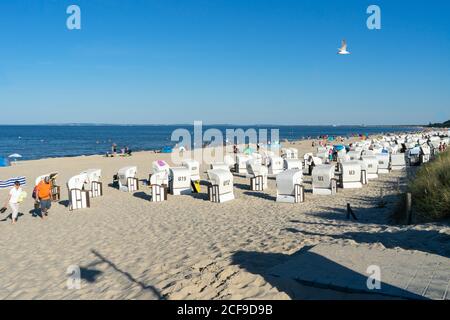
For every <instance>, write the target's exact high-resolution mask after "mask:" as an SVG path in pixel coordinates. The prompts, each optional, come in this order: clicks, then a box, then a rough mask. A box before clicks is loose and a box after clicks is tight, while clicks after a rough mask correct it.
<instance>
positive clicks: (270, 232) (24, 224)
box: [0, 141, 450, 299]
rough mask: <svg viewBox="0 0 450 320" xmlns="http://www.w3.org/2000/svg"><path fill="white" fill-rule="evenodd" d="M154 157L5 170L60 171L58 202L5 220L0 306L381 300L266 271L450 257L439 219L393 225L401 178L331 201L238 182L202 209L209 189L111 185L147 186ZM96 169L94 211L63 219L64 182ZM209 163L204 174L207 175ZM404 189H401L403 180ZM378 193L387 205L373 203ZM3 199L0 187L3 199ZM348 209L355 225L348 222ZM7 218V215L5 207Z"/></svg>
mask: <svg viewBox="0 0 450 320" xmlns="http://www.w3.org/2000/svg"><path fill="white" fill-rule="evenodd" d="M291 147H295V148H297V149H298V150H299V155H300V156H303V154H304V153H306V152H311V151H313V148H312V147H311V142H310V141H302V142H295V143H294V144H291ZM156 159H163V160H166V161H167V162H169V164H171V162H170V155H167V154H155V153H153V152H139V153H135V154H134V155H133V156H132V157H128V158H121V157H115V158H106V157H102V156H89V157H74V158H55V159H44V160H35V161H26V162H21V163H18V164H16V165H14V166H11V167H8V168H2V170H1V174H2V178H9V177H13V176H19V175H20V176H22V175H23V176H26V177H27V182H28V184H27V186H26V187H25V188H24V189H25V190H26V191H27V192H28V194H29V195H31V193H32V187H33V182H34V179H35V178H36V177H37V176H39V175H41V174H45V173H48V172H52V171H57V172H59V176H58V179H57V182H58V184H59V185H60V186H61V191H62V198H61V202H60V203H54V204H53V207H52V209H51V211H50V214H49V217H48V219H46V220H41V219H40V218H39V217H36V216H33V211H32V209H33V199H31V196H29V197H28V199H27V200H26V201H25V203H23V204H22V205H21V213H22V215H21V216H20V217H19V221H18V223H17V224H16V225H11V223H10V220H6V219H5V218H6V217H7V214H3V215H0V220H1V222H0V244H1V245H0V246H1V252H0V261H1V263H0V274H1V276H0V299H329V298H333V299H351V298H367V299H371V298H383V297H380V296H377V295H364V294H351V293H344V292H338V291H334V290H326V289H318V288H313V287H308V286H305V285H300V284H299V283H295V282H289V283H283V282H282V281H279V280H278V279H276V278H274V277H272V276H271V275H270V274H268V273H267V270H268V269H270V268H272V267H273V266H276V265H279V264H281V263H283V262H284V261H285V260H286V259H287V258H288V257H289V256H290V255H292V254H294V253H296V252H298V251H299V250H301V249H302V248H305V247H308V246H314V245H316V244H332V243H333V244H345V245H352V246H367V247H376V248H391V249H395V250H398V251H410V252H415V251H416V250H417V251H423V252H428V253H432V254H436V255H440V256H444V257H450V247H449V246H448V243H446V242H445V241H447V240H448V239H449V238H448V237H449V236H450V227H449V225H448V224H445V223H429V224H422V225H412V226H398V225H392V224H390V223H389V221H388V218H389V213H390V212H391V211H392V209H393V207H394V206H395V201H396V199H397V197H396V195H397V194H398V193H399V189H398V186H399V185H400V189H401V188H403V187H404V183H405V179H406V174H405V173H404V172H391V173H390V174H387V175H381V176H380V178H379V179H378V180H374V181H371V182H370V183H369V184H368V185H367V186H364V187H363V188H362V189H346V190H343V189H339V191H338V193H337V194H336V195H335V196H314V195H312V193H311V184H310V177H309V176H306V177H305V189H306V201H305V202H304V203H300V204H280V203H276V202H275V196H276V187H275V180H274V179H269V189H267V190H265V191H263V192H253V191H250V190H249V186H248V185H249V180H248V179H245V178H240V177H235V181H234V183H235V188H234V190H235V196H236V199H235V200H233V201H230V202H227V203H223V204H216V203H212V202H209V201H208V199H207V193H206V187H205V186H202V193H199V194H193V195H192V196H189V195H186V196H169V198H168V201H166V202H162V203H152V202H150V201H148V199H149V196H148V194H149V190H148V187H145V186H143V187H142V188H141V190H140V191H138V192H136V193H135V194H130V193H125V192H120V191H119V190H117V189H115V188H112V187H111V186H110V184H111V182H112V177H113V175H114V174H115V173H116V172H117V170H118V169H119V168H121V167H124V166H127V165H136V166H137V167H138V176H139V178H140V179H147V178H148V174H149V173H150V170H151V163H152V161H154V160H156ZM90 168H99V169H102V172H103V174H102V182H103V189H104V195H103V196H102V197H100V198H95V199H92V201H91V208H89V209H85V210H77V211H73V212H70V211H69V209H68V208H67V207H66V205H67V188H66V186H65V184H66V182H67V180H68V179H69V178H70V177H72V176H73V175H75V174H78V173H79V172H81V171H83V170H86V169H90ZM205 170H206V167H205V166H203V168H202V170H201V175H202V178H203V179H205V177H206V176H205V173H204V171H205ZM399 182H400V183H399ZM380 190H383V195H384V196H383V198H384V200H385V202H386V205H385V206H384V207H382V208H380V207H379V206H378V204H379V200H380ZM6 194H7V191H5V190H1V191H0V198H1V201H2V202H3V201H4V199H5V198H6ZM347 203H350V204H351V206H352V208H353V209H354V211H355V213H356V215H357V217H358V221H352V220H347V219H346V217H345V208H346V204H347ZM8 212H9V211H8ZM72 265H76V266H79V267H80V269H81V277H82V282H81V289H78V290H76V289H68V288H67V279H68V275H67V274H66V273H67V269H68V267H70V266H72Z"/></svg>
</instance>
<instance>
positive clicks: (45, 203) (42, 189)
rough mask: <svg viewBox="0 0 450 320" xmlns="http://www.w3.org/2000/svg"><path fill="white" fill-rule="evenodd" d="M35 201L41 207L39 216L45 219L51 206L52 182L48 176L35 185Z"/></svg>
mask: <svg viewBox="0 0 450 320" xmlns="http://www.w3.org/2000/svg"><path fill="white" fill-rule="evenodd" d="M36 202H37V203H39V204H40V207H41V218H42V219H45V217H47V216H48V210H50V208H51V206H52V183H51V181H50V178H49V177H45V179H44V180H42V181H41V182H39V184H38V185H37V186H36Z"/></svg>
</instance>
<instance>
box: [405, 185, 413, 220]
mask: <svg viewBox="0 0 450 320" xmlns="http://www.w3.org/2000/svg"><path fill="white" fill-rule="evenodd" d="M405 210H406V217H407V219H408V224H411V223H412V220H413V216H412V197H411V193H409V192H408V193H406V204H405Z"/></svg>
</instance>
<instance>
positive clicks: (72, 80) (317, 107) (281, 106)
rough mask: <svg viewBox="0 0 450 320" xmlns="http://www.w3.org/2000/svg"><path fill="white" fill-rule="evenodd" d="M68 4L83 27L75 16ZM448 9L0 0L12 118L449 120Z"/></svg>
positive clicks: (5, 89)
mask: <svg viewBox="0 0 450 320" xmlns="http://www.w3.org/2000/svg"><path fill="white" fill-rule="evenodd" d="M70 4H77V5H79V6H80V8H81V23H82V29H81V30H72V31H70V30H68V29H67V28H66V19H67V17H68V15H67V14H66V8H67V7H68V6H69V5H70ZM370 4H377V5H379V6H380V8H381V13H382V29H381V30H368V29H367V27H366V19H367V17H368V15H367V14H366V9H367V7H368V6H369V5H370ZM449 13H450V1H446V0H441V1H439V0H431V1H405V0H395V1H378V0H376V1H364V0H346V1H336V0H322V1H317V0H315V1H314V0H308V1H307V0H304V1H301V0H178V1H175V0H127V1H121V0H71V1H65V0H46V1H44V0H17V1H1V2H0V41H1V42H0V43H1V46H0V109H1V115H0V124H32V123H61V122H64V123H65V122H99V123H136V124H166V123H192V122H193V121H194V120H203V121H204V122H206V123H233V124H255V123H258V124H268V123H271V124H309V125H314V124H362V123H364V124H420V123H428V122H429V121H444V120H447V119H449V118H450V111H449V110H450V19H449V18H448V15H449ZM343 38H345V39H347V42H348V45H349V51H351V52H352V54H351V55H349V56H339V55H337V54H336V52H337V48H338V47H339V45H340V41H341V39H343Z"/></svg>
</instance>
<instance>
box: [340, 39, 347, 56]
mask: <svg viewBox="0 0 450 320" xmlns="http://www.w3.org/2000/svg"><path fill="white" fill-rule="evenodd" d="M338 50H339V52H338V54H350V52H348V51H347V41H345V39H344V40H342V46H341V47H340V48H339V49H338Z"/></svg>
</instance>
